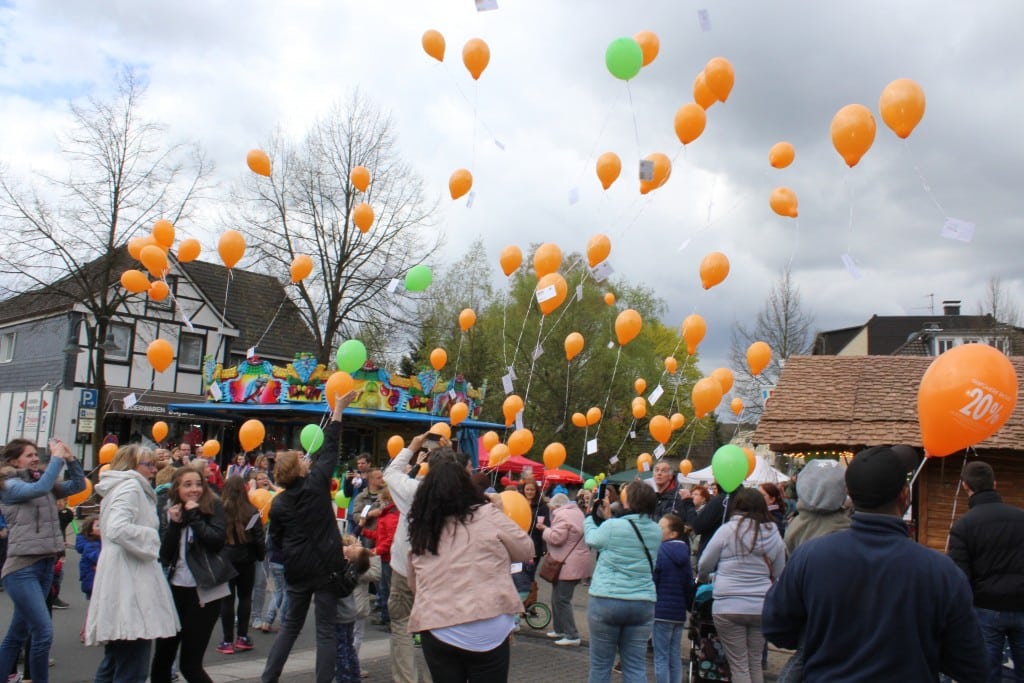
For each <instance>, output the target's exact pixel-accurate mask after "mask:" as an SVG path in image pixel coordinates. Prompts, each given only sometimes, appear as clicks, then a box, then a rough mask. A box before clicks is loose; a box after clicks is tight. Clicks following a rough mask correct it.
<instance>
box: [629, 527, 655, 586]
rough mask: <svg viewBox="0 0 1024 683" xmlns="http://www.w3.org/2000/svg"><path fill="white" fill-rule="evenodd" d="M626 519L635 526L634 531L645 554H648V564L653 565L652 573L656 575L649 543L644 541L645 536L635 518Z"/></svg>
mask: <svg viewBox="0 0 1024 683" xmlns="http://www.w3.org/2000/svg"><path fill="white" fill-rule="evenodd" d="M626 521H627V522H629V525H630V526H631V527H633V533H635V534H636V537H637V538H638V539H639V540H640V547H641V548H643V549H644V555H646V556H647V564H648V565H650V567H651V575H652V576H653V575H654V562H652V561H651V553H650V551H648V550H647V544H646V543H644V537H643V536H641V535H640V530H639V529H637V528H636V523H635V522H634V521H633V520H631V519H627V520H626Z"/></svg>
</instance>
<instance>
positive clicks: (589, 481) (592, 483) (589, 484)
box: [583, 479, 597, 491]
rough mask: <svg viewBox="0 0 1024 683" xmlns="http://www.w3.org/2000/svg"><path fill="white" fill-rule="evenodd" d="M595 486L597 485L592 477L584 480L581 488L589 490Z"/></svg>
mask: <svg viewBox="0 0 1024 683" xmlns="http://www.w3.org/2000/svg"><path fill="white" fill-rule="evenodd" d="M595 486H597V482H596V481H594V480H593V479H587V480H586V481H585V482H583V489H584V490H585V491H589V490H591V489H592V488H594V487H595Z"/></svg>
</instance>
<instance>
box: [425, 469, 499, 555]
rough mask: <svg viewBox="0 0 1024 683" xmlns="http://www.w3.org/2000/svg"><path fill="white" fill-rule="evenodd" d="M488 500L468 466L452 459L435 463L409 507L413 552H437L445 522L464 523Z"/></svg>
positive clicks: (434, 553)
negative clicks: (470, 473)
mask: <svg viewBox="0 0 1024 683" xmlns="http://www.w3.org/2000/svg"><path fill="white" fill-rule="evenodd" d="M432 459H433V458H432ZM486 502H487V499H486V498H484V495H483V493H481V492H480V490H479V489H478V488H477V487H476V486H474V485H473V480H472V479H470V476H469V473H468V472H466V468H465V467H464V466H462V465H459V464H458V463H457V462H454V461H452V460H448V461H446V462H437V463H432V464H431V466H430V471H429V472H428V473H427V476H426V477H424V478H423V481H422V482H420V485H419V488H417V489H416V496H415V497H414V498H413V501H412V507H411V508H410V509H409V544H410V545H411V546H412V552H413V553H415V554H416V555H423V554H425V553H427V552H430V553H431V554H433V555H436V554H437V546H438V543H439V542H440V540H441V535H442V534H443V533H444V528H445V526H446V525H447V524H448V523H449V522H451V521H454V522H457V523H460V524H464V523H465V522H466V520H468V519H471V518H472V517H473V512H474V510H476V508H478V507H480V506H481V505H483V504H484V503H486Z"/></svg>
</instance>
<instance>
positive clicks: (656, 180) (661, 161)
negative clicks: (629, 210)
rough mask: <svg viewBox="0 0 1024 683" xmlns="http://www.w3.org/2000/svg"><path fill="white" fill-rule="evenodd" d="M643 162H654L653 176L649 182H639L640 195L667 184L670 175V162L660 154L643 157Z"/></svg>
mask: <svg viewBox="0 0 1024 683" xmlns="http://www.w3.org/2000/svg"><path fill="white" fill-rule="evenodd" d="M644 160H645V161H651V162H654V174H653V177H652V179H651V180H641V181H640V194H647V193H648V192H650V191H651V190H657V189H658V188H659V187H661V186H662V185H664V184H665V183H667V182H668V178H669V176H671V175H672V161H671V160H669V158H668V157H667V156H665V155H664V154H662V153H661V152H652V153H651V154H648V155H647V156H645V157H644Z"/></svg>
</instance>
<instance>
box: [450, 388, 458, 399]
mask: <svg viewBox="0 0 1024 683" xmlns="http://www.w3.org/2000/svg"><path fill="white" fill-rule="evenodd" d="M458 397H459V395H458V394H456V393H455V390H454V389H449V390H448V398H450V399H451V400H453V401H454V400H455V399H457V398H458Z"/></svg>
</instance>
